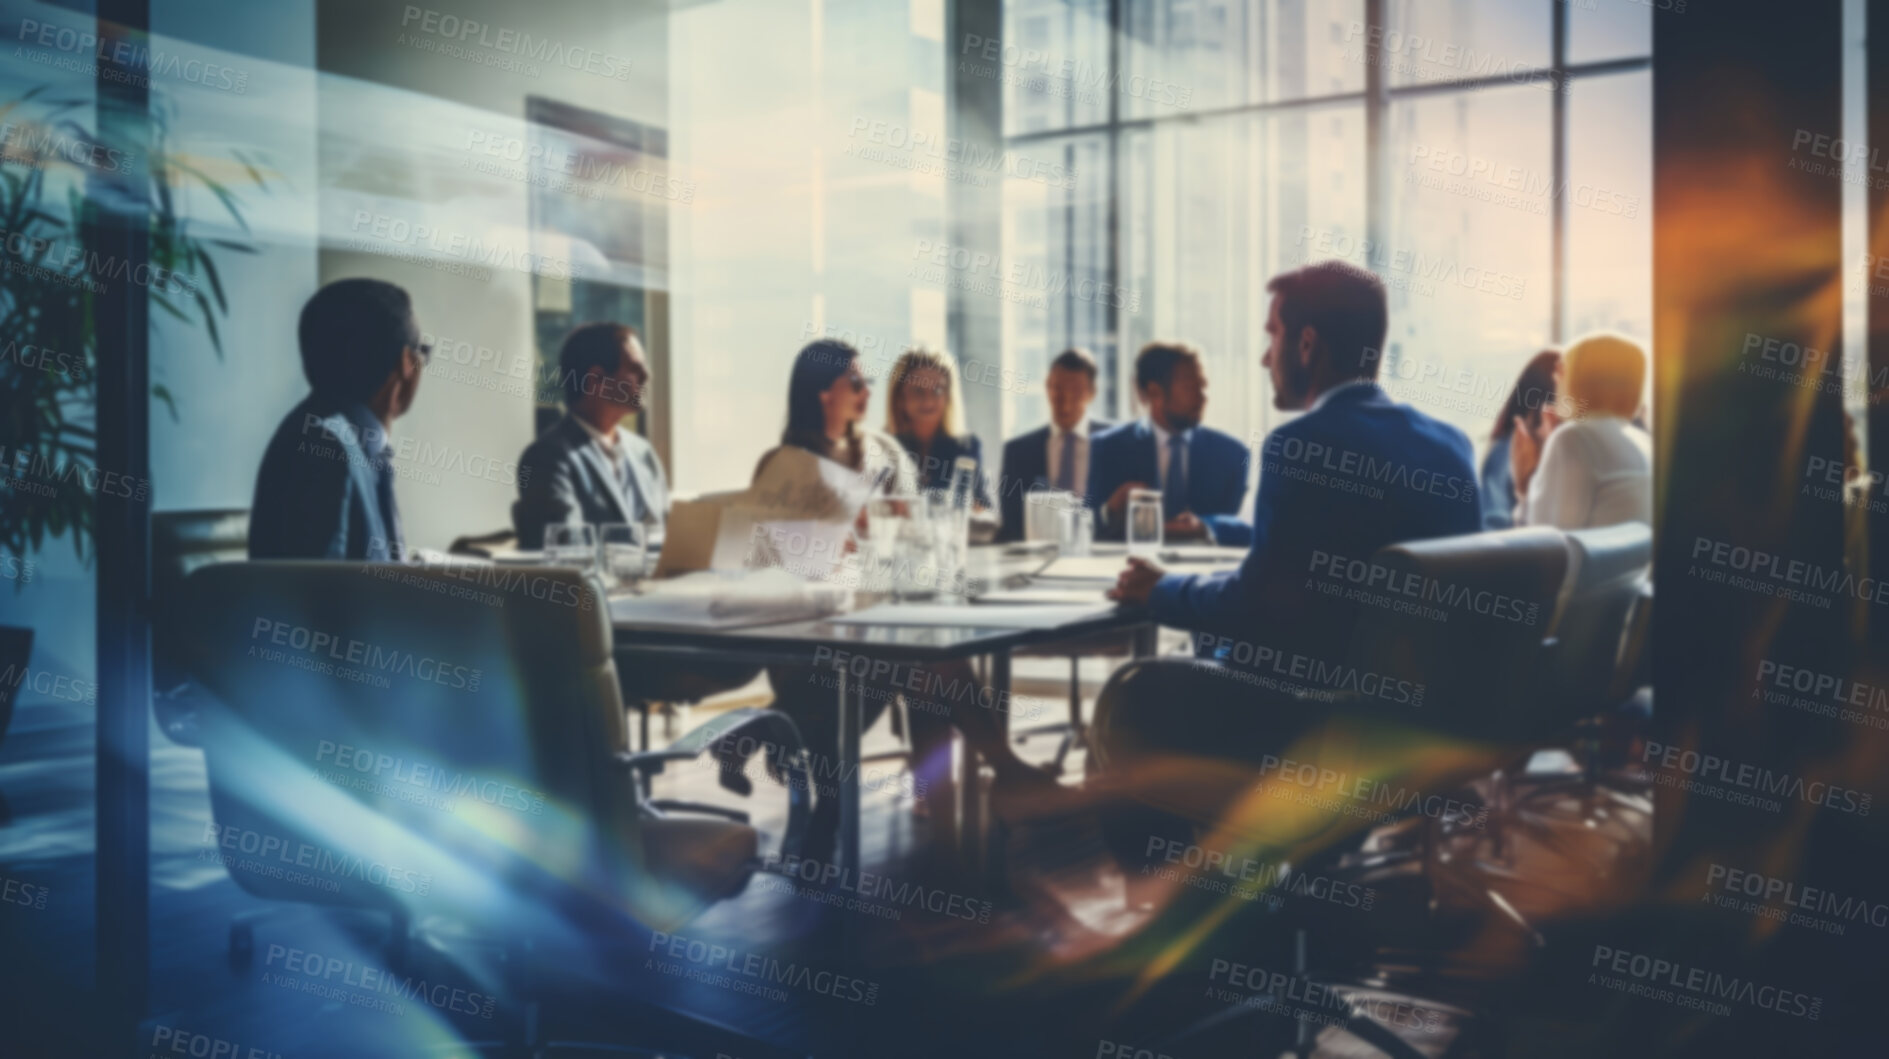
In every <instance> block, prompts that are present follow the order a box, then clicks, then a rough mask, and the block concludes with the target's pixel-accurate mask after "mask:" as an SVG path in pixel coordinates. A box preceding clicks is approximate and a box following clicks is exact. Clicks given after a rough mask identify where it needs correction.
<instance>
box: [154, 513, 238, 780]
mask: <svg viewBox="0 0 1889 1059" xmlns="http://www.w3.org/2000/svg"><path fill="white" fill-rule="evenodd" d="M247 558H249V510H248V509H247V508H222V509H208V510H202V511H159V512H157V513H155V514H153V515H152V516H151V603H152V611H153V618H152V621H151V710H152V712H153V713H154V714H155V715H156V717H157V723H158V727H159V728H162V729H163V730H164V734H165V735H166V736H168V737H169V738H170V740H171V741H172V742H174V743H177V744H179V745H181V746H196V745H198V742H199V735H198V731H197V729H198V719H199V716H200V713H201V709H202V702H201V694H202V689H201V688H199V687H198V686H196V685H195V684H194V683H192V682H191V680H190V674H189V672H188V671H187V670H186V669H185V667H184V662H183V658H182V657H181V651H182V648H181V646H180V643H179V639H180V636H181V629H182V628H183V624H184V622H183V618H184V615H183V613H182V611H181V610H180V608H179V600H180V599H181V597H182V593H183V588H184V579H185V578H187V577H189V576H190V575H191V574H192V573H194V572H196V570H197V569H198V568H199V567H203V566H207V565H209V564H211V563H234V562H242V561H243V560H245V559H247Z"/></svg>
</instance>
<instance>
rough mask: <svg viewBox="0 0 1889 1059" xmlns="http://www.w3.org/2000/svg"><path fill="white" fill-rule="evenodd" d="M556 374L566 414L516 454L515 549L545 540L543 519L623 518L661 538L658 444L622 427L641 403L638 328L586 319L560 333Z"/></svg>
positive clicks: (663, 507) (645, 365) (644, 371)
mask: <svg viewBox="0 0 1889 1059" xmlns="http://www.w3.org/2000/svg"><path fill="white" fill-rule="evenodd" d="M558 377H559V381H560V383H561V386H562V389H563V391H564V407H565V416H564V418H563V419H561V420H559V421H558V422H557V423H556V424H555V425H554V426H552V427H551V429H549V430H547V431H545V432H544V433H543V434H541V435H539V436H538V440H536V441H534V442H532V443H531V445H530V447H528V448H526V449H525V454H524V455H523V456H522V457H520V458H519V461H518V463H519V472H518V502H517V503H515V504H513V505H512V527H513V529H515V530H517V532H518V546H519V547H521V548H542V547H544V528H545V527H546V526H547V525H563V524H565V523H575V522H588V523H591V524H592V525H602V524H604V523H610V522H625V523H629V524H631V525H640V526H642V527H644V529H645V532H646V533H647V534H648V536H647V538H646V540H647V541H648V543H650V544H651V545H652V546H654V545H656V544H658V543H660V541H661V539H662V536H663V526H664V523H665V521H666V520H667V519H668V517H669V481H668V478H667V477H666V476H665V475H664V474H663V469H662V461H661V460H658V459H657V458H656V450H655V449H654V448H653V447H652V446H651V445H650V443H649V442H648V441H645V440H644V439H643V438H642V437H640V436H638V435H637V434H634V433H632V432H630V431H629V430H627V429H625V428H624V427H623V425H622V423H623V420H624V419H625V418H627V417H629V416H631V415H634V414H636V413H637V412H639V411H641V410H642V408H643V394H644V392H645V391H646V389H647V388H648V386H649V362H648V361H647V360H646V359H645V358H644V356H643V343H642V341H641V340H640V339H639V338H638V337H637V335H636V331H635V330H634V329H632V328H629V327H625V326H623V325H621V324H613V323H594V324H585V325H583V326H582V327H579V328H577V329H576V330H574V331H572V332H571V333H570V334H569V335H567V336H565V338H564V345H563V346H562V347H561V348H560V349H559V351H558Z"/></svg>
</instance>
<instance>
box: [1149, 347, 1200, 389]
mask: <svg viewBox="0 0 1889 1059" xmlns="http://www.w3.org/2000/svg"><path fill="white" fill-rule="evenodd" d="M1183 361H1187V362H1191V363H1192V364H1193V365H1194V367H1196V368H1198V367H1200V350H1199V349H1196V348H1195V347H1194V346H1192V345H1189V344H1188V343H1186V342H1176V341H1173V340H1171V339H1157V340H1155V341H1153V342H1150V343H1148V344H1147V345H1145V346H1142V347H1141V352H1139V353H1137V354H1135V389H1137V390H1145V389H1147V388H1148V387H1149V386H1150V385H1152V384H1154V383H1157V382H1158V383H1160V384H1161V385H1162V386H1164V387H1165V386H1172V385H1173V383H1174V369H1175V368H1178V367H1180V366H1181V363H1182V362H1183Z"/></svg>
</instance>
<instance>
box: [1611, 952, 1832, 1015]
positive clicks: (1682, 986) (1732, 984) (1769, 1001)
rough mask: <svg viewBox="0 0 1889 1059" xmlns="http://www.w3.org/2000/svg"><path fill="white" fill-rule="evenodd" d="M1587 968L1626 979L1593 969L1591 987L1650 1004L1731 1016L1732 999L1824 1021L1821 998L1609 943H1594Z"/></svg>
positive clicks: (1783, 1013)
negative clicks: (1657, 1001)
mask: <svg viewBox="0 0 1889 1059" xmlns="http://www.w3.org/2000/svg"><path fill="white" fill-rule="evenodd" d="M1588 966H1589V968H1602V969H1605V970H1607V971H1611V972H1613V973H1614V974H1617V975H1625V976H1627V977H1626V978H1617V979H1609V978H1607V976H1605V975H1602V974H1600V973H1598V971H1593V970H1590V972H1589V974H1588V976H1587V981H1588V984H1590V985H1601V986H1605V987H1607V988H1608V989H1613V990H1615V991H1617V992H1623V993H1627V994H1629V995H1633V996H1643V997H1645V998H1646V999H1648V1000H1662V1001H1665V1002H1666V1003H1669V1004H1673V1005H1675V1006H1677V1007H1684V1008H1693V1009H1696V1010H1703V1011H1711V1012H1713V1013H1714V1014H1719V1015H1729V1014H1731V1008H1730V1006H1729V1005H1727V1004H1725V1003H1723V1002H1724V1001H1728V1000H1729V1001H1733V1002H1736V1003H1740V1004H1746V1005H1749V1006H1751V1007H1755V1008H1763V1009H1765V1010H1767V1011H1775V1012H1777V1013H1779V1014H1781V1015H1795V1016H1797V1017H1798V1018H1806V1019H1810V1020H1811V1021H1813V1022H1814V1021H1817V1020H1818V1019H1819V1018H1821V1017H1822V1013H1823V998H1822V997H1816V996H1811V995H1809V994H1808V993H1799V992H1797V991H1795V990H1791V989H1783V988H1780V987H1778V986H1774V985H1761V984H1759V983H1758V982H1755V981H1752V980H1749V979H1745V978H1740V977H1738V976H1736V975H1727V974H1722V973H1720V972H1718V971H1708V970H1706V969H1705V968H1703V967H1687V966H1686V965H1684V964H1680V963H1674V962H1673V961H1671V960H1666V959H1661V958H1659V957H1656V956H1648V955H1646V954H1644V953H1638V952H1632V951H1630V950H1627V949H1616V948H1614V947H1612V946H1610V945H1595V946H1594V958H1593V959H1592V960H1591V961H1590V962H1589V964H1588Z"/></svg>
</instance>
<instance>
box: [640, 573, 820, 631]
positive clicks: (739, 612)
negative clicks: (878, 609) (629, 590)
mask: <svg viewBox="0 0 1889 1059" xmlns="http://www.w3.org/2000/svg"><path fill="white" fill-rule="evenodd" d="M848 595H849V593H848V592H847V591H846V590H845V589H841V588H837V587H835V586H833V585H817V584H808V583H807V582H805V581H802V580H800V579H799V578H797V577H795V576H793V575H792V574H790V573H788V572H787V571H785V570H752V571H718V570H708V571H701V572H698V573H693V574H685V575H683V576H681V577H677V578H672V579H670V580H667V581H646V582H644V583H643V591H642V592H641V593H639V594H637V595H633V596H614V597H612V598H611V600H610V617H611V619H612V620H614V621H618V622H624V623H633V624H637V625H680V626H689V627H704V626H705V627H708V628H722V629H725V628H735V627H738V626H744V625H775V624H778V623H780V622H788V621H811V620H814V619H816V618H824V617H827V616H828V615H830V614H834V613H837V612H838V611H839V610H840V609H841V608H842V607H844V606H846V603H847V599H848Z"/></svg>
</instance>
